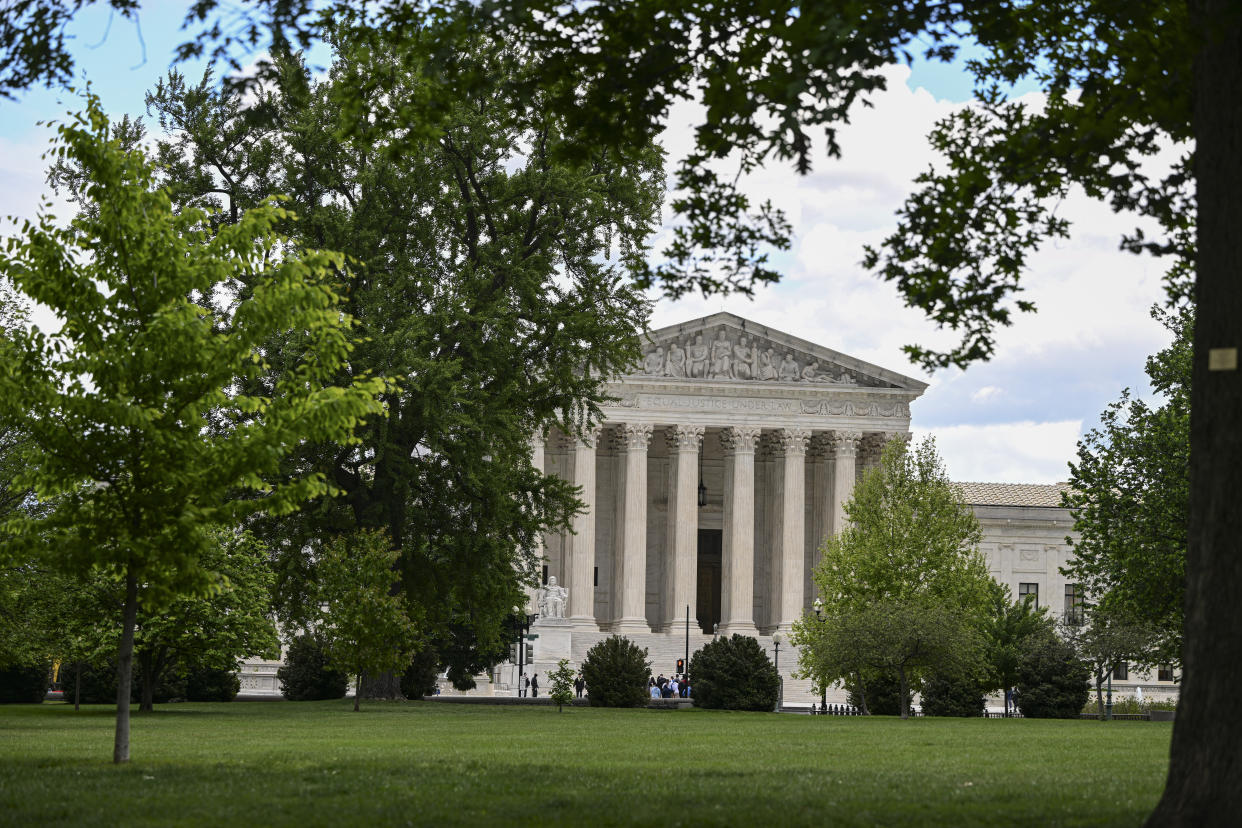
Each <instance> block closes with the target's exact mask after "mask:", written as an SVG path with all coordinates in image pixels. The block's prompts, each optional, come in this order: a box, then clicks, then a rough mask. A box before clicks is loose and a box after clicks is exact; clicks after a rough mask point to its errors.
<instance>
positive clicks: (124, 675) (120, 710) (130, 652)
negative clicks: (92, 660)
mask: <svg viewBox="0 0 1242 828" xmlns="http://www.w3.org/2000/svg"><path fill="white" fill-rule="evenodd" d="M137 621H138V579H137V578H136V577H135V576H134V575H133V573H132V572H131V573H127V574H126V576H125V612H124V620H123V621H122V622H121V649H120V652H118V653H117V660H116V739H115V741H114V742H113V745H112V761H113V762H115V763H117V764H120V763H121V762H128V761H129V693H130V689H131V687H132V686H133V678H134V625H135V624H136V623H137Z"/></svg>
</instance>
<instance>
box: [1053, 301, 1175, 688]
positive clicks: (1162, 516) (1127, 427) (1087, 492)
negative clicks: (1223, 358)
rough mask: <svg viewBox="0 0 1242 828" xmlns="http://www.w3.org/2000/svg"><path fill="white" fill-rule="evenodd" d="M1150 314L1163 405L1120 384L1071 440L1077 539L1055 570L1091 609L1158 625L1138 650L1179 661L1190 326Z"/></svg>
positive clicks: (1151, 363)
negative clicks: (1163, 340) (1160, 334)
mask: <svg viewBox="0 0 1242 828" xmlns="http://www.w3.org/2000/svg"><path fill="white" fill-rule="evenodd" d="M1153 314H1154V315H1155V316H1156V317H1157V318H1159V319H1160V320H1161V321H1162V322H1163V323H1164V324H1165V326H1166V327H1167V328H1169V329H1170V330H1171V331H1172V332H1173V334H1174V340H1173V343H1172V345H1170V346H1169V347H1168V348H1166V349H1164V350H1163V351H1161V352H1159V353H1158V354H1156V355H1155V356H1153V357H1150V358H1149V359H1148V360H1147V375H1148V377H1150V378H1151V385H1152V389H1153V390H1154V391H1156V392H1157V393H1158V394H1160V395H1162V396H1163V402H1162V403H1161V404H1160V405H1158V406H1155V405H1149V404H1148V403H1146V402H1144V401H1143V400H1141V399H1138V398H1133V397H1131V396H1130V393H1129V391H1128V390H1127V391H1125V392H1123V393H1122V397H1121V399H1120V400H1119V401H1117V402H1115V403H1113V404H1111V405H1110V406H1109V407H1108V408H1107V409H1105V411H1104V413H1103V414H1102V415H1101V416H1100V427H1099V428H1096V429H1092V430H1091V431H1090V432H1088V433H1087V434H1086V436H1084V437H1083V439H1082V440H1080V441H1079V443H1078V462H1077V463H1072V464H1070V488H1069V490H1068V491H1067V492H1066V493H1065V495H1064V499H1065V504H1066V505H1067V506H1068V507H1069V508H1070V509H1071V510H1072V511H1073V515H1074V529H1075V530H1076V531H1077V532H1078V535H1079V537H1078V538H1077V539H1076V540H1072V544H1073V551H1074V556H1073V558H1072V559H1071V560H1070V561H1069V563H1068V564H1067V565H1066V566H1065V567H1063V568H1062V570H1061V571H1062V573H1063V574H1064V575H1065V576H1066V577H1067V578H1072V579H1074V580H1075V581H1077V582H1078V584H1079V585H1080V586H1081V588H1082V589H1083V592H1084V602H1085V603H1086V604H1087V605H1091V606H1094V607H1096V608H1097V610H1096V611H1097V612H1098V611H1103V612H1104V613H1105V614H1106V615H1107V616H1109V617H1113V616H1118V615H1123V616H1126V617H1128V618H1129V619H1130V620H1131V622H1135V623H1139V624H1141V625H1142V626H1145V627H1149V628H1152V629H1154V630H1158V631H1159V633H1160V636H1159V638H1160V640H1159V641H1158V642H1148V646H1151V645H1153V644H1154V645H1155V646H1156V647H1158V649H1159V650H1160V653H1159V659H1158V660H1159V661H1162V662H1164V663H1168V664H1180V663H1181V650H1182V624H1183V618H1184V612H1183V604H1184V603H1185V591H1186V590H1185V587H1186V543H1187V532H1188V531H1189V527H1188V522H1187V521H1188V515H1189V510H1190V476H1189V467H1190V374H1191V366H1192V363H1193V360H1192V349H1191V338H1192V336H1193V330H1194V323H1193V319H1192V317H1191V314H1190V312H1189V311H1183V312H1182V313H1181V314H1178V315H1174V314H1169V313H1161V312H1160V311H1159V310H1158V309H1157V310H1155V311H1153ZM1133 625H1134V624H1133V623H1131V624H1128V625H1127V626H1133ZM1149 652H1151V650H1149ZM1153 660H1156V659H1153Z"/></svg>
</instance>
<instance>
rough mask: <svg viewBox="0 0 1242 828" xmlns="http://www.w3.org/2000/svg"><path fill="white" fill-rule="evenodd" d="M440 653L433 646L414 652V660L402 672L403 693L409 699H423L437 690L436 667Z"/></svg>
mask: <svg viewBox="0 0 1242 828" xmlns="http://www.w3.org/2000/svg"><path fill="white" fill-rule="evenodd" d="M439 660H440V654H439V653H438V652H437V651H436V650H435V649H434V648H433V647H426V648H424V649H422V650H419V651H418V652H417V653H415V654H414V660H413V661H411V662H410V666H409V667H406V668H405V672H404V673H402V674H401V695H403V696H405V697H406V698H407V699H421V698H422V697H423V696H430V695H433V694H434V693H435V692H436V675H437V673H436V668H437V667H439V664H438V662H439Z"/></svg>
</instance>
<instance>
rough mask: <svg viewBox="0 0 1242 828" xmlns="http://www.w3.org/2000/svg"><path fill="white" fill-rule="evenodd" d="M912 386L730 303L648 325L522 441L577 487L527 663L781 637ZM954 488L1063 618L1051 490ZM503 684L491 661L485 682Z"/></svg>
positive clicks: (1063, 523) (790, 661)
mask: <svg viewBox="0 0 1242 828" xmlns="http://www.w3.org/2000/svg"><path fill="white" fill-rule="evenodd" d="M926 388H927V385H926V383H923V382H920V381H919V380H916V379H912V378H910V377H906V376H903V375H901V374H898V373H896V372H894V371H890V370H888V369H885V368H881V367H879V366H877V365H872V364H870V363H867V362H864V361H862V360H859V359H855V358H854V357H850V356H848V355H846V354H842V353H839V352H837V351H833V350H831V349H829V348H825V347H823V346H820V345H816V344H814V343H811V342H807V341H805V340H802V339H799V338H797V337H794V336H791V335H789V334H786V333H782V332H780V331H777V330H774V329H771V328H768V327H765V326H762V325H758V324H756V323H754V322H751V321H749V320H746V319H743V318H741V317H739V316H735V315H733V314H730V313H718V314H713V315H711V316H706V317H703V318H701V319H696V320H694V321H692V322H687V323H684V324H681V325H674V326H670V327H667V328H662V329H660V330H657V331H653V332H652V333H651V334H650V336H649V339H648V340H647V343H646V347H645V348H644V357H643V360H642V362H641V364H640V366H639V367H638V369H637V370H636V371H635V372H634V373H633V374H631V375H629V376H625V377H622V378H620V379H618V380H617V381H615V382H612V383H610V384H609V386H608V391H609V393H610V395H611V396H612V397H614V401H613V402H612V403H611V404H609V405H607V406H605V407H604V409H603V412H604V421H603V422H602V423H601V424H600V426H599V427H598V428H596V429H595V430H594V431H592V432H591V433H590V434H589V435H588V438H587V439H586V440H585V441H584V440H579V439H577V438H571V437H569V436H566V435H563V434H558V433H553V434H550V435H546V436H545V437H541V438H539V439H537V440H535V441H534V460H535V463H536V464H537V465H539V466H541V467H542V468H543V469H544V470H545V471H546V472H548V473H551V474H557V475H559V476H561V477H563V478H565V479H566V480H569V481H572V482H573V483H575V484H578V485H581V486H582V487H583V489H584V493H583V498H584V500H585V501H586V503H587V507H588V508H587V511H586V513H585V514H582V515H579V516H578V517H576V518H575V521H574V532H573V533H564V534H560V535H555V536H550V537H548V538H546V539H545V564H544V566H543V572H542V580H543V583H544V584H548V583H549V582H550V580H551V579H552V578H556V579H557V582H559V588H564V589H565V590H567V592H568V595H567V600H565V601H564V605H563V607H562V605H561V604H560V603H557V605H556V606H557V612H555V613H550V614H552V615H556V616H558V617H545V618H541V619H539V621H537V622H536V624H535V627H534V629H533V630H532V632H533V633H534V634H535V635H537V636H538V637H537V638H533V639H532V641H531V644H532V646H531V647H530V650H531V651H532V652H531V655H532V656H533V663H532V664H531V666H530V668H529V670H528V672H539V673H546V672H547V671H548V670H549V669H551V668H553V667H554V666H555V664H556V662H557V660H558V659H560V658H569V659H570V660H571V662H572V663H574V664H575V665H576V664H579V663H581V660H582V659H583V658H584V657H585V655H586V651H587V650H588V649H589V648H590V647H591V646H592V645H593V644H594V643H595V642H597V641H599V640H601V639H602V638H604V637H606V636H608V635H610V634H613V633H620V634H624V635H627V636H629V637H630V638H632V639H635V640H637V642H638V643H639V644H640V645H641V646H643V647H646V648H648V651H649V654H650V656H651V658H652V660H653V667H652V669H653V670H654V671H655V672H657V673H659V672H663V673H665V674H671V673H673V672H675V665H676V662H677V659H678V658H684V657H685V651H686V646H687V640H688V641H689V649H690V652H691V653H693V651H694V650H695V649H697V648H698V647H699V646H701V645H702V644H703V643H704V642H705V641H708V640H710V639H711V636H712V635H713V634H714V633H717V632H718V633H719V634H722V635H728V634H733V633H741V634H745V635H752V636H755V637H757V638H758V639H759V640H760V643H761V644H762V645H763V646H764V647H765V648H767V650H768V652H769V653H774V645H775V639H774V636H775V635H776V634H780V635H781V636H782V638H783V639H784V640H787V639H788V633H789V631H790V629H791V625H792V623H793V621H794V620H795V619H796V618H798V617H800V616H801V615H802V613H803V612H806V611H808V610H810V609H811V606H812V601H813V600H814V597H815V595H814V585H813V583H812V581H811V577H810V576H811V571H812V568H813V567H814V566H815V564H816V563H817V562H818V556H819V549H820V546H821V544H822V542H823V540H824V538H826V537H829V536H831V535H832V534H833V533H835V532H837V531H839V529H840V527H841V526H842V524H843V521H844V505H845V503H846V502H847V501H848V500H849V498H850V496H851V493H852V491H853V487H854V484H855V482H856V481H857V480H858V479H859V478H860V477H861V475H862V474H863V473H864V472H865V471H866V470H867V469H869V468H871V467H873V466H875V465H876V464H877V463H878V461H879V456H880V451H881V449H882V447H883V445H884V443H885V442H886V441H888V440H890V439H893V438H895V437H908V435H909V431H910V403H912V402H913V401H914V400H916V399H917V398H918V397H919V396H920V395H921V394H922V393H923V391H924V390H925V389H926ZM957 485H958V487H959V490H960V491H961V492H962V495H963V497H964V499H965V500H966V501H967V502H968V503H970V504H971V505H972V506H973V507H974V509H975V513H976V515H977V516H978V518H979V521H980V523H981V524H982V526H983V532H984V541H983V544H982V547H981V549H982V552H983V553H984V555H985V556H986V558H987V561H988V566H989V568H990V569H991V571H992V574H993V576H994V577H995V578H996V579H997V580H998V581H1000V582H1002V583H1007V584H1009V586H1010V588H1011V590H1012V591H1013V593H1014V595H1015V596H1016V595H1024V594H1032V595H1034V596H1035V599H1036V600H1037V601H1038V603H1039V604H1040V605H1041V606H1048V607H1050V608H1051V611H1052V612H1053V614H1055V615H1056V616H1058V617H1061V616H1063V615H1065V614H1066V613H1067V612H1068V613H1071V614H1072V613H1073V612H1074V611H1075V607H1076V604H1075V602H1076V600H1077V598H1076V596H1077V593H1076V591H1075V589H1076V588H1075V587H1074V585H1072V584H1067V583H1066V581H1065V579H1064V577H1063V576H1061V575H1060V574H1059V572H1058V566H1060V565H1062V564H1064V562H1065V559H1066V556H1067V555H1068V545H1067V544H1066V541H1065V536H1066V535H1067V534H1069V533H1070V532H1071V527H1072V521H1071V519H1070V516H1069V513H1068V511H1067V510H1065V509H1063V508H1061V506H1060V490H1059V488H1058V486H1055V485H1053V486H1045V485H1008V484H988V483H961V484H957ZM559 588H558V593H557V594H558V598H557V601H558V602H559V600H560V595H561V592H560V590H559ZM536 606H537V597H536V596H532V604H531V607H530V612H532V613H533V612H536ZM796 666H797V656H796V653H795V652H794V650H793V648H791V647H788V646H787V645H785V644H782V652H781V657H780V664H779V667H780V670H781V672H782V674H784V676H785V700H786V702H795V703H796V702H806V703H810V701H811V700H812V698H813V697H812V696H811V694H810V686H809V682H806V681H799V680H794V679H792V678H791V677H790V673H791V672H792V670H793V669H794V668H795V667H796ZM274 671H275V667H274V665H272V664H270V663H258V662H256V663H254V665H253V668H250V667H248V668H247V669H246V670H244V671H243V674H242V682H243V692H246V691H251V692H254V691H258V690H261V689H265V688H271V689H272V690H274V689H275V686H274V685H275V678H274ZM1131 683H1132V682H1131ZM1117 686H1118V685H1117V683H1116V682H1115V683H1114V687H1115V688H1116V687H1117ZM1145 686H1146V685H1145ZM515 687H516V668H515V667H514V666H512V665H507V666H505V667H502V668H500V669H498V670H497V671H496V673H495V674H494V675H493V676H492V682H491V685H490V688H489V689H490V690H492V691H493V692H505V693H508V692H513V688H515ZM829 701H830V702H832V701H844V694H843V692H842V693H836V694H830V697H829Z"/></svg>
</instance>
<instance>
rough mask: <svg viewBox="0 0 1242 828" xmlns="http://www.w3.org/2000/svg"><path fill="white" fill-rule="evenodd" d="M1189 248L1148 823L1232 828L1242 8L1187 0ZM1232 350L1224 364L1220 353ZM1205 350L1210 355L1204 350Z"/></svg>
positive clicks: (1239, 553) (1237, 680)
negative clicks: (1166, 699) (1169, 573)
mask: <svg viewBox="0 0 1242 828" xmlns="http://www.w3.org/2000/svg"><path fill="white" fill-rule="evenodd" d="M1190 11H1191V15H1192V21H1193V28H1194V30H1195V32H1196V33H1197V34H1198V36H1199V37H1201V38H1202V43H1203V45H1202V46H1201V47H1200V48H1199V52H1198V54H1197V55H1196V59H1195V71H1194V114H1193V123H1194V134H1195V185H1196V187H1197V191H1198V211H1197V212H1198V215H1197V232H1198V242H1197V245H1198V250H1197V254H1196V255H1197V261H1196V281H1195V307H1196V314H1197V315H1196V319H1195V340H1194V371H1193V375H1192V385H1191V415H1190V543H1189V549H1188V551H1187V556H1186V605H1185V611H1186V621H1185V631H1186V637H1185V643H1184V645H1183V653H1182V658H1183V667H1184V669H1185V678H1184V679H1183V681H1182V690H1181V698H1180V699H1179V701H1178V706H1177V722H1176V724H1175V726H1174V729H1173V744H1172V748H1171V750H1170V755H1169V758H1170V762H1169V777H1168V782H1167V784H1166V786H1165V790H1164V796H1163V798H1162V799H1161V800H1160V804H1159V805H1157V806H1156V810H1155V812H1154V813H1153V814H1152V815H1151V818H1150V819H1149V820H1148V823H1147V824H1148V825H1151V826H1157V825H1160V826H1164V825H1185V826H1192V825H1193V826H1214V825H1221V826H1224V825H1236V824H1237V819H1238V814H1239V813H1242V750H1240V749H1239V745H1242V717H1239V716H1238V715H1237V714H1236V711H1237V692H1238V688H1239V687H1242V659H1240V658H1239V657H1238V642H1239V641H1242V613H1240V612H1238V608H1237V596H1238V595H1239V594H1240V593H1242V508H1239V506H1238V492H1239V491H1242V372H1239V371H1238V368H1237V365H1236V354H1237V351H1236V350H1233V349H1237V348H1239V346H1242V106H1239V105H1238V98H1237V95H1238V90H1239V89H1242V10H1239V8H1238V4H1237V0H1195V2H1191V4H1190ZM1225 349H1229V350H1233V354H1234V360H1235V362H1234V363H1233V364H1231V361H1230V358H1229V353H1228V351H1227V350H1225ZM1213 351H1215V354H1213Z"/></svg>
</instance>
